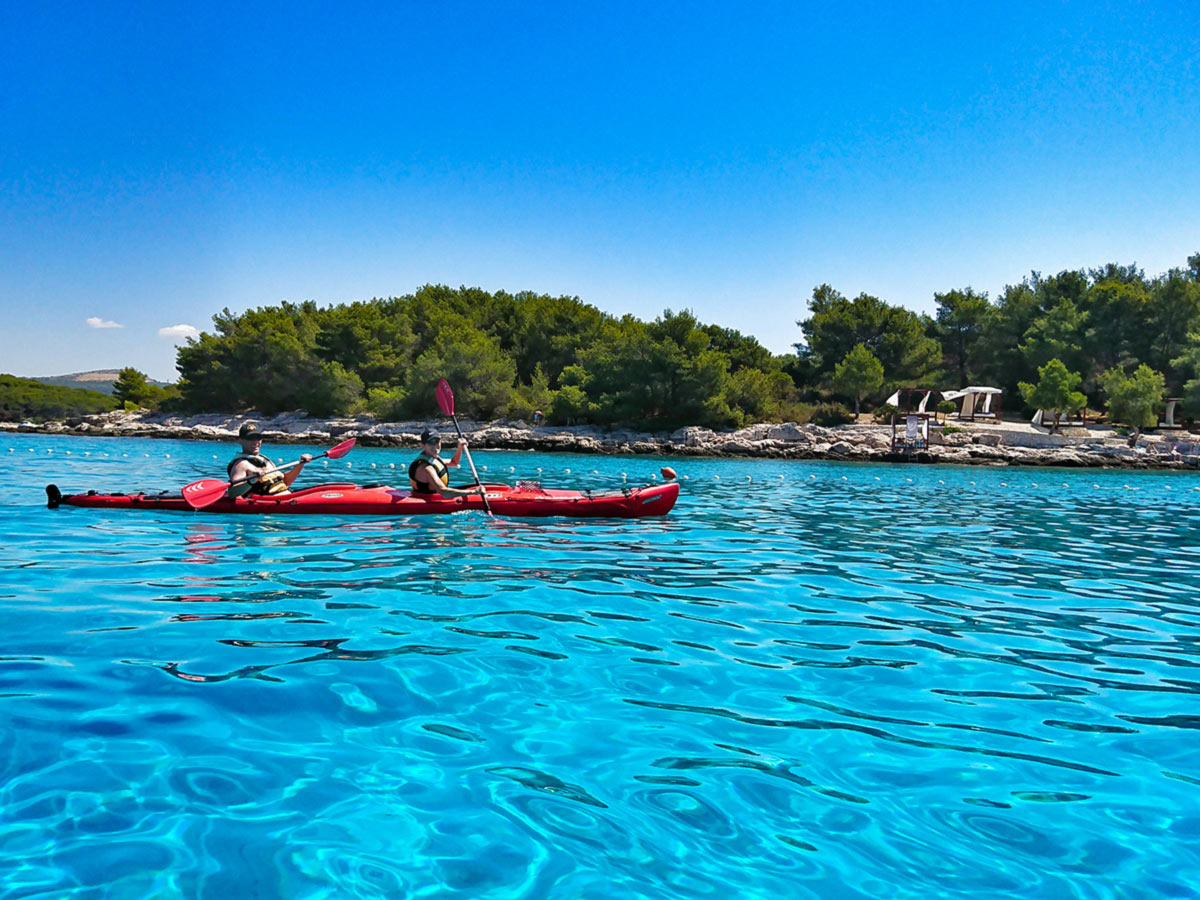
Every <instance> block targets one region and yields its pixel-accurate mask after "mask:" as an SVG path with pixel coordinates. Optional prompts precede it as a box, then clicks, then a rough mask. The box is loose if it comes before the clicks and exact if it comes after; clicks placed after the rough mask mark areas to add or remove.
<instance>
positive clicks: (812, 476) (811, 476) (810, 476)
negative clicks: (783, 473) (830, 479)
mask: <svg viewBox="0 0 1200 900" xmlns="http://www.w3.org/2000/svg"><path fill="white" fill-rule="evenodd" d="M808 477H809V478H816V477H817V476H816V475H809V476H808Z"/></svg>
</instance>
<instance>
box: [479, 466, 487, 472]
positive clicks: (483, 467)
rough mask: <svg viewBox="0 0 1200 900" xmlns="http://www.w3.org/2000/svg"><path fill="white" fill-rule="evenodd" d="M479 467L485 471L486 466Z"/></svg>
mask: <svg viewBox="0 0 1200 900" xmlns="http://www.w3.org/2000/svg"><path fill="white" fill-rule="evenodd" d="M479 468H480V469H481V470H483V471H484V472H486V471H487V466H480V467H479Z"/></svg>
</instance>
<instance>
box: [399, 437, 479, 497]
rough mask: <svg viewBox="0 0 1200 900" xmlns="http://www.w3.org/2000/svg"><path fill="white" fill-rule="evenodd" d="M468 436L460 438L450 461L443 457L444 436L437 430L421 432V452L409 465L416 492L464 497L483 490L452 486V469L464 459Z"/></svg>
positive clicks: (409, 478)
mask: <svg viewBox="0 0 1200 900" xmlns="http://www.w3.org/2000/svg"><path fill="white" fill-rule="evenodd" d="M466 446H467V439H466V438H459V439H458V449H457V450H456V451H455V452H454V456H453V457H451V459H450V462H448V463H447V462H446V461H445V460H443V459H442V458H441V455H440V454H441V450H442V436H441V435H440V434H438V433H437V432H436V431H425V432H422V434H421V454H420V456H418V457H417V458H416V459H414V460H413V461H412V463H411V464H410V465H409V467H408V482H409V484H411V485H412V492H413V493H414V494H442V495H443V496H447V497H464V496H467V495H469V494H479V493H482V492H483V488H481V487H471V488H468V489H466V490H463V489H460V488H452V487H450V469H457V468H458V464H459V460H461V459H462V454H463V449H464V448H465V447H466Z"/></svg>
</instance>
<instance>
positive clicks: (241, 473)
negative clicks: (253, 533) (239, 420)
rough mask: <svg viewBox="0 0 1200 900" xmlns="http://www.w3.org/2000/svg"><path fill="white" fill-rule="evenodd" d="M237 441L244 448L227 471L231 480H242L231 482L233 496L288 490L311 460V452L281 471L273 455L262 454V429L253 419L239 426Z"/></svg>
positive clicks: (279, 492) (230, 492)
mask: <svg viewBox="0 0 1200 900" xmlns="http://www.w3.org/2000/svg"><path fill="white" fill-rule="evenodd" d="M238 441H239V442H241V445H242V452H241V453H239V454H238V455H237V456H235V457H234V458H233V461H232V462H230V463H229V466H228V468H227V471H228V472H229V480H230V481H233V482H241V483H240V484H233V485H231V486H230V488H229V496H230V497H244V496H245V495H247V494H258V495H268V496H270V495H278V494H286V493H288V492H289V491H291V488H292V482H293V481H295V480H296V478H297V476H299V474H300V470H301V469H303V468H304V464H305V463H306V462H309V461H310V460H312V454H311V453H305V454H304V455H303V456H301V457H300V462H299V464H298V465H297V466H295V468H292V469H289V470H288V471H286V472H281V471H280V470H279V469H277V468H275V464H274V463H273V462H271V460H270V459H268V458H267V457H265V456H263V454H262V432H261V431H259V430H258V425H257V424H256V423H254V422H246V423H245V424H243V425H242V427H241V428H239V429H238ZM243 479H245V480H243Z"/></svg>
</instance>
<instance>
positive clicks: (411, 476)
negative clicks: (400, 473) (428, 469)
mask: <svg viewBox="0 0 1200 900" xmlns="http://www.w3.org/2000/svg"><path fill="white" fill-rule="evenodd" d="M421 466H432V467H433V472H434V474H435V475H437V477H438V478H439V479H440V480H441V482H442V484H443V485H446V486H449V484H450V470H449V469H448V468H447V467H446V464H445V463H444V462H442V460H441V457H437V456H426V455H425V454H424V453H422V454H421V455H420V456H418V457H417V458H416V459H414V460H413V461H412V462H411V463H410V464H409V466H408V480H409V481H410V482H411V483H412V489H413V493H416V494H438V493H441V492H440V491H439V490H437V488H435V487H434V486H433V485H431V484H429V483H427V482H424V481H418V480H417V470H418V469H420V467H421Z"/></svg>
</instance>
